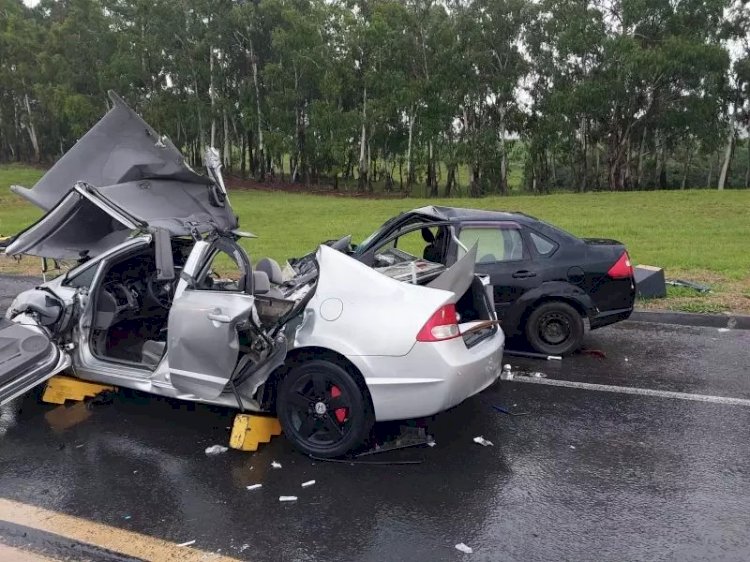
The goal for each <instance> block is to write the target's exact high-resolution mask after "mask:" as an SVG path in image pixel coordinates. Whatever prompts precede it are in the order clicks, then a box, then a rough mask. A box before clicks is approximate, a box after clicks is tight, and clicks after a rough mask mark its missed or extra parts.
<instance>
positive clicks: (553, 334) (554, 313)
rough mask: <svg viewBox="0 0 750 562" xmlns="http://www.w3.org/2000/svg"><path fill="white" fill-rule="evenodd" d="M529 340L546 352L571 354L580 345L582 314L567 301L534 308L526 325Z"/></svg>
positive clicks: (535, 346)
mask: <svg viewBox="0 0 750 562" xmlns="http://www.w3.org/2000/svg"><path fill="white" fill-rule="evenodd" d="M524 332H525V335H526V341H528V342H529V344H530V345H531V347H533V348H534V350H535V351H537V352H539V353H543V354H545V355H568V354H570V353H573V352H574V351H576V350H577V349H578V348H579V347H581V343H582V342H583V334H584V326H583V318H582V317H581V314H580V313H579V312H578V311H577V310H576V309H575V308H573V307H572V306H570V305H569V304H568V303H565V302H561V301H548V302H545V303H542V304H541V305H539V306H538V307H536V308H535V309H534V310H532V311H531V314H529V317H528V318H527V320H526V325H525V328H524Z"/></svg>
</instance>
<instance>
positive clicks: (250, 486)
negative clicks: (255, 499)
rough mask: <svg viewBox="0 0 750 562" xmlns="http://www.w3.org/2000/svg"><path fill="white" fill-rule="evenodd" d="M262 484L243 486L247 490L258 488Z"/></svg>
mask: <svg viewBox="0 0 750 562" xmlns="http://www.w3.org/2000/svg"><path fill="white" fill-rule="evenodd" d="M262 487H263V484H250V485H249V486H245V488H247V489H248V490H257V489H258V488H262Z"/></svg>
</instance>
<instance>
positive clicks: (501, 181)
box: [497, 107, 508, 195]
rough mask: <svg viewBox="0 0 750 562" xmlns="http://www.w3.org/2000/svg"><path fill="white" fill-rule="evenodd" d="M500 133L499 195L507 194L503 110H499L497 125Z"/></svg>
mask: <svg viewBox="0 0 750 562" xmlns="http://www.w3.org/2000/svg"><path fill="white" fill-rule="evenodd" d="M498 128H499V133H500V139H499V140H500V178H499V181H498V185H497V188H498V192H499V193H500V195H507V194H508V155H507V154H506V152H505V108H504V107H503V108H501V109H500V122H499V123H498Z"/></svg>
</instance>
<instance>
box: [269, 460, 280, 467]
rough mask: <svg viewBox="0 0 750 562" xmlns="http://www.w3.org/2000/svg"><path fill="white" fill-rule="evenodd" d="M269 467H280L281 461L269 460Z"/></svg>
mask: <svg viewBox="0 0 750 562" xmlns="http://www.w3.org/2000/svg"><path fill="white" fill-rule="evenodd" d="M271 467H272V468H281V463H280V462H276V461H271Z"/></svg>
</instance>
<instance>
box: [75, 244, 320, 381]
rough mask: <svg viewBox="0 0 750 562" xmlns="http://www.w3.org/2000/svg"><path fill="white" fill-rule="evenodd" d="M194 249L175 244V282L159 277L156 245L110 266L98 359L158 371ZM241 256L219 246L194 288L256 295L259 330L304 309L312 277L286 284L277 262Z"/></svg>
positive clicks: (103, 288) (99, 313) (98, 325)
mask: <svg viewBox="0 0 750 562" xmlns="http://www.w3.org/2000/svg"><path fill="white" fill-rule="evenodd" d="M192 245H193V241H192V240H190V239H173V240H172V255H173V262H174V270H175V276H174V279H171V280H166V281H165V280H160V279H159V278H158V275H157V267H156V257H155V252H154V247H153V245H152V246H149V247H147V248H145V249H141V250H140V251H138V252H137V253H135V254H132V253H131V254H129V255H127V256H123V257H122V259H121V260H120V261H118V262H116V263H114V264H113V265H110V266H109V268H108V269H107V271H106V272H105V273H104V276H103V278H102V280H101V282H100V283H99V288H98V290H97V291H96V294H95V302H94V307H95V308H94V314H93V322H92V330H91V338H90V342H91V349H92V352H93V353H94V354H95V355H96V356H98V357H100V358H101V359H105V360H107V359H109V360H115V361H125V362H128V363H134V364H138V365H142V366H145V367H148V368H149V369H154V368H156V366H157V365H158V364H159V362H160V361H161V359H162V357H163V356H164V353H165V350H166V346H167V326H168V321H169V310H170V307H171V305H172V299H173V297H174V292H175V289H176V286H177V283H178V281H179V279H180V273H181V271H182V269H183V267H184V265H185V262H186V261H187V258H188V256H189V254H190V250H191V248H192ZM238 251H239V250H238V249H237V247H236V246H232V245H231V244H227V245H222V244H218V245H217V248H215V249H214V251H213V253H212V255H210V256H209V258H208V259H207V260H206V264H205V266H204V267H203V269H202V270H201V272H200V273H199V275H198V276H197V278H196V279H195V280H194V284H193V286H192V289H193V290H203V291H222V292H224V291H226V292H245V293H248V294H252V295H254V296H255V299H256V300H255V306H256V310H257V312H258V318H259V320H260V326H261V327H263V328H268V329H273V328H274V327H275V326H276V325H277V324H279V322H280V320H281V319H282V318H284V317H286V316H287V315H289V314H290V313H291V312H293V310H295V309H296V308H299V305H300V303H301V302H302V301H303V300H305V299H304V297H305V296H306V295H307V294H308V293H309V292H310V288H311V279H313V276H311V275H305V276H297V277H295V278H294V279H291V280H287V281H286V282H285V280H284V278H283V273H282V269H281V267H280V266H279V264H278V263H277V262H276V261H275V260H272V259H270V258H263V259H261V260H260V261H259V262H258V263H257V264H256V266H255V268H252V269H251V268H250V264H249V261H247V258H243V257H242V256H240V255H239V254H238V253H237V252H238ZM308 278H309V279H308ZM241 339H242V340H244V343H245V344H246V345H247V344H249V343H250V342H249V341H248V339H247V338H242V337H241Z"/></svg>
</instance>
